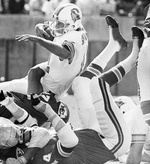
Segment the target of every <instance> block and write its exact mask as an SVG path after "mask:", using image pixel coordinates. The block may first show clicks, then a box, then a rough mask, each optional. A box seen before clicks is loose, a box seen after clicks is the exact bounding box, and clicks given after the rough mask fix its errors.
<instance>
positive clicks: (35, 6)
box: [0, 0, 149, 17]
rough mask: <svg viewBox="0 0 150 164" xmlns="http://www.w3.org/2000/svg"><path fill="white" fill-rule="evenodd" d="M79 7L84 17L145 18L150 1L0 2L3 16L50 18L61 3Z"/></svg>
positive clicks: (9, 0) (26, 0) (6, 0)
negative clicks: (28, 15) (21, 15)
mask: <svg viewBox="0 0 150 164" xmlns="http://www.w3.org/2000/svg"><path fill="white" fill-rule="evenodd" d="M67 2H71V3H74V4H76V5H77V6H79V7H80V8H81V10H82V12H83V15H108V14H111V15H114V14H115V15H116V14H117V15H119V16H128V17H132V16H143V9H144V8H145V6H146V5H147V4H148V3H149V0H84V1H83V0H0V13H1V14H30V15H43V16H50V15H51V14H52V13H53V11H54V10H55V8H56V7H57V6H58V4H60V3H67Z"/></svg>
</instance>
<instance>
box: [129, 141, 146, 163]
mask: <svg viewBox="0 0 150 164" xmlns="http://www.w3.org/2000/svg"><path fill="white" fill-rule="evenodd" d="M143 145H144V143H132V144H131V147H130V151H129V154H128V157H127V161H126V164H140V163H141V159H142V150H143Z"/></svg>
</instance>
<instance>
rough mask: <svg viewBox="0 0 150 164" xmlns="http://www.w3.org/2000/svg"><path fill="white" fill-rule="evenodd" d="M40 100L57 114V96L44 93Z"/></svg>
mask: <svg viewBox="0 0 150 164" xmlns="http://www.w3.org/2000/svg"><path fill="white" fill-rule="evenodd" d="M39 99H40V100H41V101H43V102H45V103H47V104H49V105H50V106H51V107H52V109H53V110H54V111H55V112H56V113H57V109H58V104H57V101H56V98H55V94H54V93H52V92H42V93H41V94H40V95H39Z"/></svg>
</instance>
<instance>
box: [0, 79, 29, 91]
mask: <svg viewBox="0 0 150 164" xmlns="http://www.w3.org/2000/svg"><path fill="white" fill-rule="evenodd" d="M27 87H28V81H27V77H25V78H22V79H15V80H12V81H6V82H3V83H0V90H5V91H8V92H10V91H13V92H17V93H22V94H27Z"/></svg>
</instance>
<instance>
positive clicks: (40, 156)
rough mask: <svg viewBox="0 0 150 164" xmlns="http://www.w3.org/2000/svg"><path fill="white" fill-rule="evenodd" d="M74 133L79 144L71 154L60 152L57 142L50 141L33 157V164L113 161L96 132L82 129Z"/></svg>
mask: <svg viewBox="0 0 150 164" xmlns="http://www.w3.org/2000/svg"><path fill="white" fill-rule="evenodd" d="M75 133H76V135H77V136H78V138H79V143H78V145H77V146H76V147H74V148H73V149H72V152H69V151H67V149H64V148H62V150H63V151H62V150H60V148H59V144H58V141H56V140H53V141H52V140H50V142H49V143H48V144H47V145H46V146H45V147H44V148H43V149H41V150H40V151H39V152H38V153H37V155H36V156H35V157H34V160H33V164H48V163H49V164H104V163H105V162H107V161H109V160H114V159H115V156H114V155H113V154H112V153H111V151H110V150H108V148H107V147H106V146H105V145H104V144H103V142H102V139H101V137H100V135H99V134H98V133H97V132H96V131H94V130H90V129H84V130H78V131H75Z"/></svg>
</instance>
